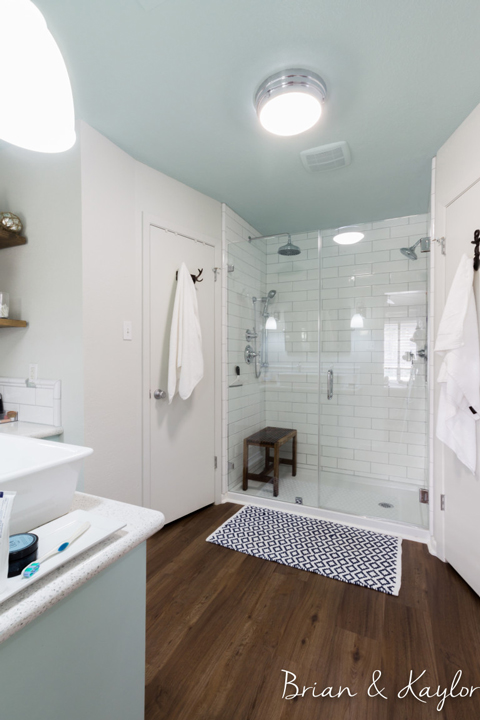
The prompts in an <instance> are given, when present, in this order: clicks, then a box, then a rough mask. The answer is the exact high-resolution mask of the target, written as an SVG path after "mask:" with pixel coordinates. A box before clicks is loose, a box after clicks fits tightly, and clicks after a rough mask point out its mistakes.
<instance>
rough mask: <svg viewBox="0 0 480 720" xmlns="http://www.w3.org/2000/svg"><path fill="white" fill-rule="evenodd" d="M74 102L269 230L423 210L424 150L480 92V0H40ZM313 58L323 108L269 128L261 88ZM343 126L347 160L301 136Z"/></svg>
mask: <svg viewBox="0 0 480 720" xmlns="http://www.w3.org/2000/svg"><path fill="white" fill-rule="evenodd" d="M35 2H36V4H37V5H38V7H39V8H40V9H41V10H42V11H43V13H44V14H45V17H46V18H47V21H48V23H49V26H50V28H51V30H52V32H53V33H54V35H55V37H56V39H57V41H58V42H59V45H60V47H61V49H62V51H63V53H64V56H65V59H66V62H67V65H68V68H69V71H70V74H71V79H72V84H73V91H74V97H75V103H76V111H77V116H79V117H81V118H83V119H84V120H85V121H86V122H88V123H89V124H90V125H92V126H93V127H94V128H96V129H97V130H99V131H100V132H101V133H103V134H104V135H106V136H107V137H108V138H110V139H111V140H112V141H113V142H115V143H116V144H117V145H119V146H120V147H121V148H123V149H124V150H126V151H127V152H128V153H130V154H131V155H133V156H134V157H135V158H137V159H138V160H141V161H142V162H145V163H146V164H148V165H150V166H152V167H154V168H157V169H158V170H161V171H162V172H164V173H166V174H167V175H170V176H172V177H174V178H176V179H178V180H181V181H182V182H184V183H187V184H188V185H190V186H192V187H194V188H196V189H198V190H200V191H202V192H204V193H206V194H207V195H210V196H212V197H214V198H216V199H218V200H221V201H224V202H226V203H227V204H228V205H229V206H230V207H231V208H233V209H234V210H235V211H236V212H238V213H239V214H240V215H242V216H243V217H244V218H245V219H247V220H248V221H249V222H250V223H251V224H252V225H254V226H255V227H257V228H258V230H259V231H260V232H263V233H273V232H280V231H284V232H285V231H302V230H308V229H314V228H317V227H322V228H325V227H335V226H337V225H346V224H349V223H353V222H362V221H369V220H376V219H382V218H385V217H394V216H399V215H406V214H413V213H417V212H425V211H426V210H427V208H428V197H429V187H430V165H431V158H432V157H433V155H434V154H435V152H436V151H437V149H438V148H439V147H440V146H441V145H442V144H443V142H444V141H445V140H446V139H447V137H448V136H449V135H450V134H451V133H452V132H453V131H454V130H455V128H456V127H457V126H458V125H459V124H460V123H461V122H462V120H463V119H464V118H465V117H466V116H467V115H468V113H469V112H470V111H471V110H472V109H473V108H474V107H475V106H476V105H477V103H478V102H480V52H479V48H478V28H479V27H480V3H479V2H478V0H455V1H454V2H452V0H401V1H400V0H203V1H202V0H162V1H161V2H160V3H158V2H157V3H155V0H143V2H144V5H145V6H147V7H149V6H154V7H153V8H152V9H151V10H148V11H147V10H145V9H144V7H143V6H142V4H141V3H140V2H139V1H138V0H35ZM287 67H306V68H309V69H312V70H315V71H316V72H318V73H319V74H320V75H321V76H322V77H323V78H324V80H325V81H326V83H327V89H328V98H327V101H326V104H325V108H324V114H323V116H322V119H321V121H320V123H319V124H318V125H317V126H316V127H315V128H313V129H312V130H310V131H308V132H307V133H304V134H303V135H300V136H297V137H294V138H278V137H275V136H272V135H269V134H268V133H266V132H265V131H264V130H263V129H262V128H261V127H260V125H259V123H258V122H257V118H256V114H255V110H254V107H253V95H254V92H255V90H256V89H257V87H258V85H259V84H260V82H261V81H262V80H264V79H265V78H266V77H267V76H268V75H270V74H272V73H274V72H276V71H278V70H281V69H284V68H287ZM337 140H346V141H347V142H348V144H349V145H350V148H351V152H352V165H351V166H350V167H347V168H344V169H341V170H334V171H330V172H327V173H324V174H318V175H312V174H310V173H308V172H307V171H306V170H305V169H304V167H303V165H302V163H301V161H300V158H299V153H300V151H301V150H305V149H307V148H310V147H316V146H318V145H323V144H324V143H330V142H335V141H337Z"/></svg>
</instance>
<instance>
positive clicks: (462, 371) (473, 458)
mask: <svg viewBox="0 0 480 720" xmlns="http://www.w3.org/2000/svg"><path fill="white" fill-rule="evenodd" d="M435 352H440V353H445V358H444V360H443V363H442V366H441V368H440V372H439V374H438V378H437V381H438V382H439V383H441V389H440V401H439V406H438V418H437V437H438V438H439V439H440V440H441V441H442V442H444V443H445V444H446V445H447V446H448V447H449V448H451V449H452V450H453V452H454V453H455V454H456V455H457V457H458V459H459V460H460V461H461V462H462V463H463V464H464V465H466V467H468V469H469V470H471V472H472V473H475V469H476V464H477V440H476V421H477V420H478V419H479V413H480V355H479V341H478V320H477V310H476V306H475V295H474V292H473V264H472V260H470V259H469V258H467V256H466V255H463V256H462V259H461V260H460V264H459V266H458V269H457V272H456V274H455V278H454V280H453V283H452V287H451V289H450V292H449V295H448V298H447V302H446V305H445V309H444V311H443V315H442V319H441V321H440V327H439V329H438V335H437V340H436V343H435Z"/></svg>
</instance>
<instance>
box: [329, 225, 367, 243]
mask: <svg viewBox="0 0 480 720" xmlns="http://www.w3.org/2000/svg"><path fill="white" fill-rule="evenodd" d="M364 237H365V235H364V233H362V232H360V230H358V229H357V228H355V227H352V226H351V225H350V226H349V227H343V228H338V232H337V234H336V235H334V236H333V242H336V243H337V244H338V245H355V243H358V242H360V240H363V238H364Z"/></svg>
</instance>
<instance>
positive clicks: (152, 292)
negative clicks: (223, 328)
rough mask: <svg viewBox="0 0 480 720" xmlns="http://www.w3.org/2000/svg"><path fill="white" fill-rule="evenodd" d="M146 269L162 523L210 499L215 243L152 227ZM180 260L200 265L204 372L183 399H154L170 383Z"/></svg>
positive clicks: (153, 494)
mask: <svg viewBox="0 0 480 720" xmlns="http://www.w3.org/2000/svg"><path fill="white" fill-rule="evenodd" d="M145 249H146V250H147V252H148V254H149V259H148V258H147V259H146V269H145V272H146V273H147V275H148V282H147V285H149V288H148V287H147V288H145V292H146V293H147V295H148V298H146V300H147V301H148V305H147V308H146V315H147V318H148V320H147V323H146V325H147V326H146V328H145V331H146V334H147V336H149V343H148V337H147V343H146V344H145V346H144V347H146V348H147V349H148V345H149V350H148V361H149V362H148V365H149V368H148V376H149V389H150V391H151V397H150V399H149V412H148V413H145V414H144V418H148V424H149V428H148V429H147V428H146V429H145V430H146V431H147V432H148V433H149V438H148V440H149V442H148V443H147V453H148V445H149V457H147V463H146V464H147V466H148V465H149V473H148V467H147V473H148V474H149V480H150V482H149V489H150V493H149V494H150V498H149V502H148V504H149V506H150V507H152V508H153V509H155V510H161V511H162V512H163V513H164V515H165V518H166V521H167V522H171V521H172V520H175V519H177V518H179V517H182V516H184V515H187V514H188V513H190V512H193V511H194V510H198V509H199V508H202V507H204V506H205V505H209V504H210V503H213V502H214V459H215V458H214V455H215V447H214V439H215V435H214V432H215V431H214V422H215V419H214V390H215V388H214V332H215V323H214V312H215V305H214V273H213V272H212V268H213V267H214V265H215V254H214V247H213V246H212V245H209V244H203V243H201V242H195V241H194V240H192V239H190V238H188V237H185V236H182V235H180V234H178V235H175V234H173V233H172V232H166V231H165V230H162V229H159V228H158V227H155V226H154V225H150V226H149V239H148V247H147V248H145ZM182 262H184V263H185V264H186V266H187V267H188V269H189V271H190V272H191V273H192V274H193V273H195V274H196V273H197V272H198V269H199V268H203V275H202V278H203V282H200V283H197V284H196V286H195V288H196V292H197V298H198V307H199V313H200V324H201V328H202V340H203V356H204V365H205V371H204V377H203V379H202V380H201V381H200V383H199V384H198V385H197V387H196V388H195V389H194V391H193V393H192V395H191V396H190V397H189V398H188V400H182V399H181V398H180V396H179V395H178V394H177V395H176V396H175V397H174V399H173V401H172V404H171V405H169V404H168V399H160V400H156V399H155V398H154V396H153V393H154V391H155V390H157V389H160V390H165V391H166V390H167V376H168V354H169V341H170V327H171V321H172V312H173V303H174V298H175V291H176V285H177V283H176V279H175V274H176V272H177V270H178V269H179V267H180V265H181V263H182Z"/></svg>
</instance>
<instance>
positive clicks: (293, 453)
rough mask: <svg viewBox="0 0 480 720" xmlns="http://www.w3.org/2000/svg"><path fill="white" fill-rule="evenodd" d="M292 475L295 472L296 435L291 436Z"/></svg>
mask: <svg viewBox="0 0 480 720" xmlns="http://www.w3.org/2000/svg"><path fill="white" fill-rule="evenodd" d="M292 463H293V464H292V475H293V477H295V475H296V474H297V436H296V435H294V436H293V446H292Z"/></svg>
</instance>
